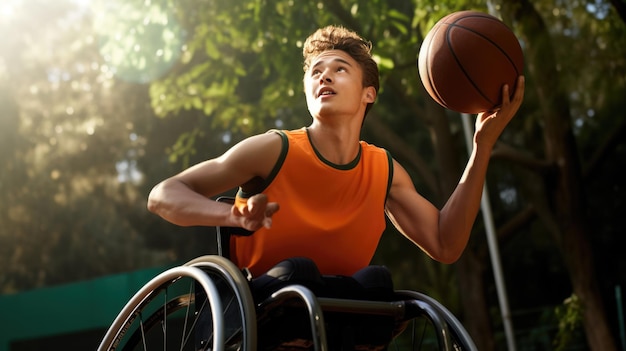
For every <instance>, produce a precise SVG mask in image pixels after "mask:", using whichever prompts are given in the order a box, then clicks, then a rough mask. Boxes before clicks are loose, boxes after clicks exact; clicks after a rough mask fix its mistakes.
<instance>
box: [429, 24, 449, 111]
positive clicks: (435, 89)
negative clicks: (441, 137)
mask: <svg viewBox="0 0 626 351" xmlns="http://www.w3.org/2000/svg"><path fill="white" fill-rule="evenodd" d="M440 30H441V27H437V28H436V29H435V33H433V34H437V32H438V31H440ZM432 45H433V41H432V40H431V41H430V42H429V43H428V47H427V49H428V50H427V51H426V57H427V58H430V49H431V47H432ZM430 65H431V63H430V59H429V60H428V68H429V69H427V70H426V73H427V74H428V84H429V85H430V91H432V92H434V93H435V94H436V95H437V102H438V103H439V104H442V105H444V106H445V107H446V108H449V105H448V104H447V103H446V102H445V101H444V99H443V97H442V96H441V94H440V93H439V91H438V89H437V86H436V85H435V83H434V81H433V79H432V75H431V74H430Z"/></svg>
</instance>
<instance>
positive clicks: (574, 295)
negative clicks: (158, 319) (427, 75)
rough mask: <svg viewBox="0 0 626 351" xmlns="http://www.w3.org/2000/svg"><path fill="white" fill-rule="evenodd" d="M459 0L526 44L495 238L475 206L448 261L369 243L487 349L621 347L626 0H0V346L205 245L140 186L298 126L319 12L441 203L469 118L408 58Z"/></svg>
mask: <svg viewBox="0 0 626 351" xmlns="http://www.w3.org/2000/svg"><path fill="white" fill-rule="evenodd" d="M470 9H472V10H478V11H484V12H488V13H490V14H492V15H494V16H496V17H498V18H501V19H502V20H503V21H504V22H505V23H506V24H507V25H508V26H509V27H510V28H511V29H512V30H513V31H514V32H515V34H516V35H517V37H518V38H519V40H520V43H521V45H522V48H523V50H524V54H525V68H524V69H525V71H524V74H525V76H526V94H525V101H524V104H523V105H522V107H521V109H520V111H519V112H518V115H517V117H516V118H515V119H514V120H513V121H512V122H511V124H510V125H509V126H508V127H507V129H506V130H505V133H504V134H503V135H502V137H501V139H500V143H499V144H498V145H497V147H496V148H495V150H494V152H493V156H492V162H491V165H490V168H489V173H488V178H487V188H486V189H487V190H488V192H487V193H488V194H489V202H490V204H491V208H490V211H489V212H490V214H491V216H492V218H493V225H494V227H495V235H496V236H497V243H498V246H497V247H498V249H499V255H498V256H497V257H496V258H495V259H494V257H493V256H492V254H490V250H489V246H488V243H487V236H486V228H488V227H489V223H487V222H486V221H485V220H484V219H483V217H482V216H480V215H479V218H478V220H477V222H476V224H475V226H474V233H473V235H472V239H471V241H470V244H469V246H468V248H467V250H466V252H465V253H464V255H463V257H462V258H461V259H460V260H459V261H458V262H457V263H455V264H452V265H443V264H440V263H436V262H433V261H432V260H431V259H430V258H428V257H427V256H426V255H425V254H423V253H422V252H421V251H420V250H419V248H416V247H414V246H413V245H408V241H407V240H406V239H404V238H403V237H402V236H401V235H400V234H399V233H397V232H396V231H395V230H394V229H393V228H392V226H388V230H387V232H386V233H385V235H384V236H383V239H382V241H381V243H380V248H379V250H378V252H377V255H376V258H375V263H380V264H385V265H387V266H389V267H390V269H391V270H392V272H393V276H394V281H395V285H396V287H398V288H406V289H413V290H418V291H421V292H425V293H427V294H429V295H431V296H433V297H435V298H437V299H439V300H440V301H441V302H443V303H444V304H445V305H446V306H448V307H449V308H450V309H451V310H452V311H453V312H454V313H455V314H457V316H459V319H461V321H462V322H463V323H464V324H465V325H466V327H467V328H468V330H469V331H470V333H471V334H472V336H473V337H474V339H475V341H476V343H477V345H478V346H479V349H481V350H504V349H507V348H508V349H511V346H510V340H511V338H510V336H507V335H506V333H505V325H506V324H507V322H508V323H510V324H509V325H510V326H512V328H513V331H514V335H513V337H514V345H515V346H514V348H516V349H518V350H587V349H593V350H608V351H610V350H618V349H620V350H625V349H626V346H625V343H626V341H625V337H624V317H623V315H624V307H623V303H622V299H623V298H624V293H623V292H622V291H623V290H622V289H623V288H624V287H625V286H626V259H625V258H624V254H623V247H624V245H625V244H626V221H625V220H624V218H623V217H622V216H623V215H624V213H625V212H626V200H625V199H626V188H625V185H626V184H625V181H624V179H626V171H625V170H624V169H625V167H624V164H625V163H626V133H625V123H626V116H625V114H626V112H624V111H626V24H625V22H626V3H625V2H624V1H623V0H611V1H609V0H570V1H567V0H500V1H496V0H494V1H472V0H456V1H447V0H439V1H427V0H410V1H409V0H359V1H346V0H319V1H293V0H284V1H283V0H254V1H253V0H249V1H232V0H228V1H227V0H176V1H174V0H142V1H139V0H123V1H122V0H106V1H105V0H54V1H46V0H3V1H2V2H1V3H0V33H2V35H1V36H0V164H1V165H2V167H1V168H0V294H1V295H0V335H1V336H0V351H5V350H6V351H8V350H11V351H23V350H39V349H44V348H45V349H61V348H64V349H95V348H96V346H97V344H98V342H99V340H100V338H101V337H102V336H103V334H104V332H105V329H106V327H107V325H108V324H109V323H110V322H111V321H112V320H113V319H114V318H115V316H116V314H117V312H118V311H119V310H120V309H121V308H122V306H123V304H124V303H125V302H126V301H127V300H128V298H130V296H131V295H132V294H133V293H134V292H135V291H136V290H137V289H138V288H139V287H141V285H142V284H143V283H145V282H146V281H147V280H148V279H150V278H151V277H152V276H154V275H155V274H157V273H158V272H160V271H162V270H163V269H166V268H167V267H171V266H173V265H177V264H180V263H183V262H186V261H188V260H190V259H192V258H194V257H197V256H200V255H204V254H208V253H214V252H215V235H214V233H215V230H214V228H180V227H176V226H173V225H171V224H169V223H167V222H165V221H164V220H162V219H160V218H158V217H156V216H155V215H152V214H150V213H148V212H147V210H146V198H147V195H148V192H149V191H150V189H151V187H152V186H154V185H155V184H156V183H158V182H159V181H160V180H162V179H164V178H166V177H168V176H171V175H173V174H174V173H177V172H179V171H181V170H182V169H184V168H186V167H188V166H190V165H192V164H194V163H196V162H199V161H202V160H204V159H207V158H211V157H215V156H217V155H220V154H221V153H223V152H224V151H225V150H226V149H227V148H229V147H230V146H232V145H233V144H234V143H236V142H238V141H240V140H241V139H242V138H245V137H246V136H249V135H252V134H255V133H260V132H264V131H265V130H267V129H269V128H284V129H292V128H299V127H301V126H305V125H308V124H309V123H310V121H311V118H310V116H309V115H308V112H307V109H306V105H305V99H304V95H303V91H302V74H303V71H302V44H303V42H304V39H306V37H307V36H308V35H309V34H310V33H311V32H313V31H314V30H315V29H317V28H318V27H320V26H324V25H328V24H340V25H343V26H346V27H349V28H350V29H353V30H355V31H357V32H359V33H360V34H361V35H363V36H364V37H365V38H367V39H369V40H371V41H372V42H373V44H374V50H373V53H374V55H375V58H376V60H377V62H378V63H379V66H380V70H381V91H380V95H379V98H378V102H377V103H376V105H375V107H374V109H373V110H372V111H371V112H370V114H369V115H368V117H367V119H366V121H365V124H364V128H363V139H364V140H366V141H368V142H371V143H375V144H377V145H379V146H382V147H385V148H386V149H388V150H389V151H390V152H391V154H392V155H393V156H394V157H395V158H396V159H397V160H399V161H400V163H402V164H403V165H404V166H405V168H407V169H408V170H409V172H410V173H411V175H412V177H413V179H414V181H415V184H416V187H417V189H418V191H419V192H420V193H422V194H423V195H424V196H425V197H426V198H428V199H429V200H431V201H432V202H433V203H434V204H436V205H437V206H439V207H440V206H442V205H443V203H444V201H445V199H446V198H447V196H448V195H449V194H450V193H451V192H452V190H453V187H454V186H455V184H456V183H457V182H458V179H459V177H460V174H461V171H462V167H463V166H464V164H465V162H466V161H467V149H466V144H465V140H464V129H463V125H462V118H461V116H460V115H459V114H457V113H453V112H451V111H447V110H445V109H443V108H441V107H440V106H439V105H437V104H436V103H435V102H433V100H432V99H431V98H430V97H429V96H428V95H427V94H426V93H425V91H424V90H423V86H422V85H421V82H420V79H419V76H418V73H417V68H416V59H417V53H418V52H419V48H420V44H421V42H422V40H423V38H424V36H425V35H426V33H427V32H428V30H429V29H430V28H431V27H432V26H433V25H434V23H435V22H436V21H437V20H439V19H440V18H441V17H443V16H445V15H446V14H449V13H451V12H454V11H459V10H470ZM472 125H473V124H472ZM500 264H501V270H502V274H501V275H500V277H501V278H502V279H503V282H504V287H505V291H504V294H505V297H506V299H507V302H506V304H505V305H504V307H505V308H509V309H510V312H507V311H504V312H506V313H503V304H502V294H501V293H499V291H498V286H497V285H496V278H495V277H497V276H498V274H494V267H495V266H498V265H500ZM495 273H498V272H497V269H496V271H495Z"/></svg>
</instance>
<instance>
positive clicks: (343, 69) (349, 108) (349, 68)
mask: <svg viewBox="0 0 626 351" xmlns="http://www.w3.org/2000/svg"><path fill="white" fill-rule="evenodd" d="M304 88H305V93H306V101H307V105H308V107H309V111H310V113H311V115H312V116H314V117H322V116H327V115H330V116H332V115H337V114H346V115H353V114H359V116H360V117H362V116H363V114H364V111H365V110H364V108H365V106H366V105H367V103H368V102H373V101H369V100H371V99H372V97H371V93H368V92H369V90H373V88H371V87H370V88H371V89H368V88H364V87H363V71H362V69H361V66H360V65H359V64H358V63H357V62H356V61H355V60H354V59H353V58H352V57H351V56H350V55H348V54H347V53H346V52H344V51H341V50H328V51H324V52H322V53H321V54H319V55H318V56H317V57H316V58H315V59H313V61H312V62H311V66H310V67H309V69H308V71H307V72H306V73H305V77H304ZM361 109H363V110H361Z"/></svg>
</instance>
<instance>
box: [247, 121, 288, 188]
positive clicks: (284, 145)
mask: <svg viewBox="0 0 626 351" xmlns="http://www.w3.org/2000/svg"><path fill="white" fill-rule="evenodd" d="M267 133H276V134H278V135H280V137H281V142H282V146H281V149H280V155H279V156H278V159H277V160H276V164H275V165H274V167H273V168H272V171H271V172H270V174H269V175H268V176H267V178H266V179H265V180H263V182H262V183H261V184H260V186H259V187H258V188H256V189H254V190H252V191H243V189H242V188H241V187H239V190H238V191H237V197H239V198H242V199H247V198H250V197H252V196H254V195H256V194H259V193H261V192H263V190H265V189H266V188H267V187H268V186H269V185H270V184H271V183H272V181H273V180H274V178H276V175H277V174H278V171H280V169H281V168H282V166H283V164H284V163H285V159H286V158H287V152H288V151H289V139H288V138H287V134H285V131H283V130H277V129H271V130H269V131H267Z"/></svg>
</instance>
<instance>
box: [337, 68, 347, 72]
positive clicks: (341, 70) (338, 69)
mask: <svg viewBox="0 0 626 351" xmlns="http://www.w3.org/2000/svg"><path fill="white" fill-rule="evenodd" d="M345 70H346V68H345V67H339V68H337V72H344V71H345Z"/></svg>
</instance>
